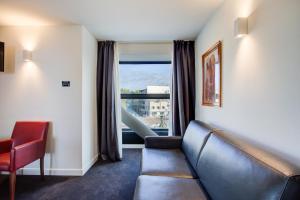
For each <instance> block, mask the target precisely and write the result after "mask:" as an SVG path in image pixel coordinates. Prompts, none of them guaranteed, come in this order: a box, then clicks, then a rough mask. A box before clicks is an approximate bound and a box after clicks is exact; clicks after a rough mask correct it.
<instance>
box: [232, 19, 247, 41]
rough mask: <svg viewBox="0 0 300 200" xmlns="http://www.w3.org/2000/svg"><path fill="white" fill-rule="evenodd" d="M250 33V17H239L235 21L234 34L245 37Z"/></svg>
mask: <svg viewBox="0 0 300 200" xmlns="http://www.w3.org/2000/svg"><path fill="white" fill-rule="evenodd" d="M247 34H248V18H246V17H239V18H237V19H236V20H235V21H234V36H235V37H238V38H240V37H243V36H245V35H247Z"/></svg>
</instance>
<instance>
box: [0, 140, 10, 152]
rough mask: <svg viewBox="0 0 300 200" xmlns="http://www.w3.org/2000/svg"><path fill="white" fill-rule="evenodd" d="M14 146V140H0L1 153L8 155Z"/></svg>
mask: <svg viewBox="0 0 300 200" xmlns="http://www.w3.org/2000/svg"><path fill="white" fill-rule="evenodd" d="M12 144H13V141H12V139H4V140H0V153H6V152H8V151H10V149H11V147H12Z"/></svg>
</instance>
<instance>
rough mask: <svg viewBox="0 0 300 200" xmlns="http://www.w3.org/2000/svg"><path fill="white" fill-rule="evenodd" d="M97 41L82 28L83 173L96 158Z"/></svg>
mask: <svg viewBox="0 0 300 200" xmlns="http://www.w3.org/2000/svg"><path fill="white" fill-rule="evenodd" d="M96 73H97V41H96V39H95V38H94V36H92V35H91V34H90V33H89V32H88V31H87V30H86V29H85V28H84V27H83V28H82V166H83V171H84V173H85V172H86V171H87V170H88V169H89V168H90V167H91V166H92V165H93V164H94V162H95V161H96V159H97V158H98V137H97V102H96Z"/></svg>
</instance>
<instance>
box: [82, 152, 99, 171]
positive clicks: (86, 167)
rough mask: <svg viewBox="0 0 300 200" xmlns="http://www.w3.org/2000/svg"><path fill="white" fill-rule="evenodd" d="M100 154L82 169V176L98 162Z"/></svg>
mask: <svg viewBox="0 0 300 200" xmlns="http://www.w3.org/2000/svg"><path fill="white" fill-rule="evenodd" d="M98 156H99V154H97V155H95V157H94V158H93V159H92V160H91V161H90V162H89V163H88V164H87V165H85V166H84V167H83V169H82V176H83V175H84V174H85V173H86V172H87V171H89V169H90V168H91V167H92V166H93V165H94V164H95V163H96V162H97V160H98Z"/></svg>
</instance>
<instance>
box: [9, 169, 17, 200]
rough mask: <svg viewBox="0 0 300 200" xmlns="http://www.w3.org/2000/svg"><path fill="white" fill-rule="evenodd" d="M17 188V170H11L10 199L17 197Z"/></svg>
mask: <svg viewBox="0 0 300 200" xmlns="http://www.w3.org/2000/svg"><path fill="white" fill-rule="evenodd" d="M15 190H16V172H11V173H10V175H9V198H10V200H14V199H15Z"/></svg>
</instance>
